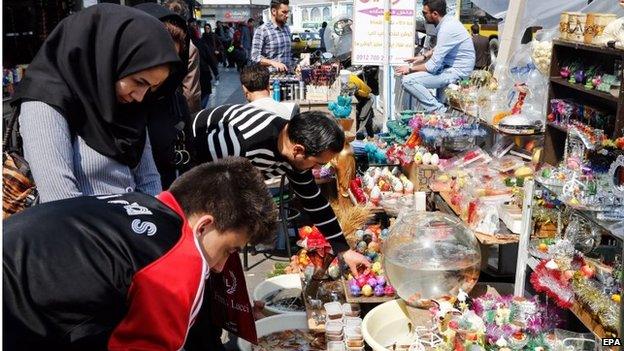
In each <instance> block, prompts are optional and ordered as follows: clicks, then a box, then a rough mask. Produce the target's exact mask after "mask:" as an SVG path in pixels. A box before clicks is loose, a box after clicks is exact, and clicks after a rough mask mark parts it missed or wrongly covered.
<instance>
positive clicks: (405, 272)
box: [383, 211, 481, 308]
mask: <svg viewBox="0 0 624 351" xmlns="http://www.w3.org/2000/svg"><path fill="white" fill-rule="evenodd" d="M383 252H384V258H383V266H384V267H385V272H386V276H387V278H388V280H389V281H390V283H391V284H392V285H393V286H394V287H395V289H396V291H397V293H398V295H399V297H401V298H402V299H403V300H405V302H407V304H409V305H411V306H414V307H419V308H426V307H429V306H431V305H432V304H433V303H432V300H437V299H443V298H445V297H446V296H456V295H457V294H458V293H459V290H460V289H462V290H463V291H465V292H469V291H470V290H471V289H472V288H473V286H474V285H475V284H476V283H477V280H478V279H479V270H480V267H481V251H480V250H479V243H478V241H477V239H476V237H475V235H474V233H473V231H472V230H470V229H469V228H468V227H467V226H466V225H465V224H464V223H463V222H462V221H461V220H460V219H459V218H457V217H454V216H450V215H447V214H444V213H441V212H414V211H404V212H402V213H401V214H400V215H399V218H398V219H397V221H396V222H395V224H394V225H393V226H392V227H391V228H390V231H389V234H388V239H386V240H385V242H384V245H383Z"/></svg>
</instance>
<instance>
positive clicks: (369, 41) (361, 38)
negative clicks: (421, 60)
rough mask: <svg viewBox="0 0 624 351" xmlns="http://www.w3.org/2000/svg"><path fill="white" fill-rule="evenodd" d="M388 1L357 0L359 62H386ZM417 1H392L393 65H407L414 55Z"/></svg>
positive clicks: (355, 50)
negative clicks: (405, 63)
mask: <svg viewBox="0 0 624 351" xmlns="http://www.w3.org/2000/svg"><path fill="white" fill-rule="evenodd" d="M384 1H385V0H354V1H353V50H352V53H351V61H352V62H353V64H356V65H382V64H383V63H384V58H385V53H384V50H383V43H384V9H383V7H384V6H383V4H384V3H383V2H384ZM415 9H416V0H393V1H392V2H391V3H390V16H389V17H390V64H391V65H400V64H404V62H403V60H405V59H407V58H410V57H412V56H414V35H415V30H416V25H415V18H416V16H415V15H416V12H415Z"/></svg>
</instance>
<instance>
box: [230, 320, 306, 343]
mask: <svg viewBox="0 0 624 351" xmlns="http://www.w3.org/2000/svg"><path fill="white" fill-rule="evenodd" d="M290 329H299V330H308V319H307V317H306V315H305V313H304V314H303V315H300V314H293V313H291V314H278V315H275V316H271V317H266V318H263V319H261V320H259V321H257V322H256V332H257V334H258V339H259V338H261V337H263V336H265V335H269V334H272V333H275V332H278V331H282V330H290ZM238 348H239V349H240V350H241V351H251V343H249V342H248V341H246V340H243V339H240V338H239V339H238Z"/></svg>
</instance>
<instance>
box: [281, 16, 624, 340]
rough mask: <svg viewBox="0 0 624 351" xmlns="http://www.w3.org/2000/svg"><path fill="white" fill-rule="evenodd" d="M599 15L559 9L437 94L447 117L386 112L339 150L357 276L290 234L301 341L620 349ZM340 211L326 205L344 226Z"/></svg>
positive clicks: (613, 143)
mask: <svg viewBox="0 0 624 351" xmlns="http://www.w3.org/2000/svg"><path fill="white" fill-rule="evenodd" d="M570 18H572V19H570ZM613 20H614V18H613V16H608V15H606V14H605V15H603V14H592V15H591V16H589V15H586V16H585V17H583V16H581V15H578V14H567V13H564V14H563V15H562V24H561V26H560V27H561V30H562V33H563V34H562V33H559V32H557V31H544V32H541V33H538V34H537V35H536V37H535V40H534V41H533V42H531V43H530V44H527V45H524V46H521V47H520V49H519V50H518V51H517V52H516V53H515V54H514V55H513V57H512V58H511V60H510V62H509V63H508V64H506V65H500V67H499V68H498V74H497V76H498V79H494V78H493V76H492V75H491V74H490V73H489V72H486V71H475V72H474V73H473V75H472V76H471V77H470V79H467V80H465V81H462V82H460V83H459V84H457V85H452V86H450V87H449V88H448V89H447V90H446V95H447V97H448V100H449V105H450V107H451V108H450V109H449V111H448V112H447V113H445V114H429V113H425V112H421V111H401V112H400V113H399V117H398V118H396V119H390V120H389V121H388V122H387V125H386V127H387V130H388V132H387V133H382V134H378V135H376V136H375V137H374V138H366V139H364V140H355V141H353V142H351V143H350V151H349V153H351V150H352V152H353V155H354V159H355V160H356V163H357V164H356V169H357V173H356V174H355V175H354V176H353V177H352V179H350V180H349V182H348V186H347V187H346V194H347V195H346V196H348V197H349V199H350V202H351V203H350V204H349V203H348V202H347V203H344V202H343V204H342V205H343V207H344V206H347V207H348V206H352V207H351V208H353V209H359V211H362V212H361V213H362V218H360V220H359V221H357V223H355V225H350V226H348V228H349V229H347V230H345V234H346V235H347V238H348V239H349V243H350V245H351V247H352V248H353V249H355V250H357V251H358V252H360V253H362V254H364V255H366V256H367V257H368V258H369V259H370V261H371V267H372V268H371V269H370V270H369V271H362V272H360V275H358V276H354V275H352V274H350V273H348V272H347V271H348V270H346V269H345V267H344V266H342V265H341V262H340V261H339V260H338V259H332V260H331V264H329V263H327V261H326V260H325V258H324V257H325V256H324V255H320V257H316V256H317V255H319V253H318V252H319V248H322V247H324V246H323V244H322V243H318V242H316V239H318V238H319V237H321V236H320V235H318V234H316V233H314V229H310V230H307V229H306V231H308V232H309V233H308V234H306V233H305V231H304V232H303V233H300V235H301V244H303V245H304V249H302V251H300V252H299V254H298V255H297V256H295V257H293V259H292V262H291V264H290V266H289V267H287V268H286V271H288V272H298V273H299V276H300V278H301V281H302V290H303V295H302V298H303V300H304V301H305V302H304V305H305V309H306V318H307V322H308V324H307V325H306V326H305V328H307V329H309V330H313V331H315V332H316V331H321V332H322V331H324V332H325V334H324V338H323V336H322V334H318V335H317V334H313V335H312V336H314V337H312V336H306V337H307V338H311V340H313V342H316V344H315V346H317V347H320V348H319V349H327V350H362V349H364V348H366V349H372V350H594V349H598V348H597V347H603V349H612V350H616V349H617V347H618V346H620V344H618V343H620V342H621V339H617V337H618V336H621V333H622V328H623V326H622V324H623V322H622V321H623V320H624V318H622V304H621V294H622V291H623V289H624V274H623V271H622V257H623V256H624V243H623V240H624V226H622V223H624V177H623V174H624V151H623V150H624V139H623V138H622V133H623V132H624V130H623V127H624V110H622V103H623V102H624V94H622V91H621V90H622V85H621V81H622V62H623V59H624V51H622V50H621V49H618V48H617V46H616V47H607V45H606V42H607V41H605V39H604V38H602V37H601V36H600V33H602V31H603V30H604V28H605V27H606V26H608V24H609V22H610V21H613ZM570 21H572V22H570ZM588 21H589V22H591V23H592V24H591V25H589V24H588ZM580 23H584V25H580ZM579 27H580V28H585V29H583V31H582V34H579V33H577V32H578V31H579ZM336 173H337V174H339V173H341V170H340V167H337V168H336ZM343 188H344V185H343ZM344 190H345V189H343V191H344ZM348 212H349V210H344V211H343V212H340V211H337V216H338V218H339V220H341V224H342V225H343V228H345V223H344V222H345V217H343V216H345V213H348ZM341 217H342V219H341ZM351 224H353V223H351ZM311 243H312V247H311V246H310V245H311ZM311 252H312V253H311ZM325 254H327V253H325ZM330 257H331V256H330ZM326 263H327V264H326ZM324 268H327V269H326V273H327V274H326V275H325V276H324V278H325V279H324V280H322V283H320V288H318V286H319V283H318V282H315V281H316V280H318V278H319V276H318V275H317V276H315V273H316V274H318V272H323V273H324V272H325V270H324ZM483 273H486V274H483ZM486 276H487V277H489V279H491V278H492V277H494V278H495V279H496V278H497V277H503V276H507V277H515V284H514V285H505V284H496V283H492V282H490V284H491V285H492V286H491V287H488V286H487V285H488V282H484V281H482V280H481V279H483V277H486ZM311 285H312V286H315V287H316V288H313V289H310V288H309V287H310V286H311ZM311 291H312V292H313V293H316V294H317V295H314V296H313V295H310V292H311ZM512 291H513V294H512ZM319 294H320V295H319ZM319 296H320V297H319ZM319 301H320V302H319ZM353 311H358V314H357V315H358V317H359V319H352V318H353V316H355V315H356V313H355V312H353ZM305 328H304V329H305ZM583 331H584V332H585V333H583ZM276 338H277V339H275V340H279V336H276ZM278 344H279V342H277V343H276V344H275V345H278ZM306 345H309V347H310V348H309V349H311V350H312V349H316V348H314V347H315V346H312V344H306ZM599 345H600V346H599ZM305 347H308V346H302V345H298V346H297V347H296V349H306V348H305ZM610 347H611V348H610Z"/></svg>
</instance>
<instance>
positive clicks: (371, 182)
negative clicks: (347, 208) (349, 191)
mask: <svg viewBox="0 0 624 351" xmlns="http://www.w3.org/2000/svg"><path fill="white" fill-rule="evenodd" d="M373 187H375V180H374V179H373V178H369V179H368V180H367V182H366V191H369V192H370V191H371V190H373Z"/></svg>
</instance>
